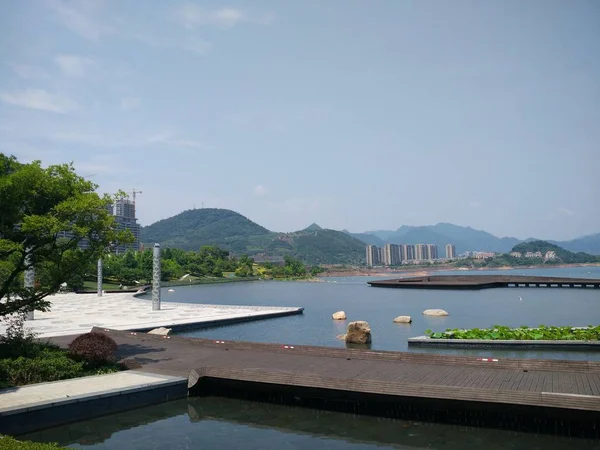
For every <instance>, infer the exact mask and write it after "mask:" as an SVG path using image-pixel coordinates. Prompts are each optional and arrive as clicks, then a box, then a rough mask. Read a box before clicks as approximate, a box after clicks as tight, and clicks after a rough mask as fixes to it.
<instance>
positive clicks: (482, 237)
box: [429, 223, 521, 253]
mask: <svg viewBox="0 0 600 450" xmlns="http://www.w3.org/2000/svg"><path fill="white" fill-rule="evenodd" d="M429 228H430V229H432V230H434V231H435V232H436V233H439V234H441V235H444V236H448V237H449V238H452V239H454V240H456V241H458V242H460V243H461V246H462V245H466V246H468V247H470V248H467V250H480V249H481V250H483V251H487V252H501V253H502V252H507V251H509V250H510V249H511V248H513V247H514V246H515V245H517V244H519V243H520V242H521V240H520V239H517V238H514V237H503V238H499V237H496V236H494V235H493V234H491V233H488V232H487V231H482V230H475V229H474V228H471V227H461V226H458V225H453V224H451V223H438V224H437V225H434V226H432V227H429Z"/></svg>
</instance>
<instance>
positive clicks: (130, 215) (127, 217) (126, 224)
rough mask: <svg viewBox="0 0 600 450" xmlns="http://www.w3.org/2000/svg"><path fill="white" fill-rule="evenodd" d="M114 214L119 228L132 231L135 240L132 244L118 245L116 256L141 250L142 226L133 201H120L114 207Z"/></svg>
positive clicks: (115, 250)
mask: <svg viewBox="0 0 600 450" xmlns="http://www.w3.org/2000/svg"><path fill="white" fill-rule="evenodd" d="M113 214H114V216H115V222H116V223H117V228H118V229H119V230H129V231H131V233H132V234H133V238H134V241H133V242H132V243H130V244H121V245H118V246H116V247H115V248H114V249H113V251H114V252H115V253H116V254H120V253H125V252H126V251H127V250H134V251H138V250H139V249H140V225H139V224H138V223H137V218H136V216H135V203H134V202H133V201H131V200H127V199H119V200H117V201H116V202H115V204H114V205H113Z"/></svg>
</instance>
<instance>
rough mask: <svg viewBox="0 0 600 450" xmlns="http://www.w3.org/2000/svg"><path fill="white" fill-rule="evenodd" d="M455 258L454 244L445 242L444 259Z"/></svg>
mask: <svg viewBox="0 0 600 450" xmlns="http://www.w3.org/2000/svg"><path fill="white" fill-rule="evenodd" d="M454 258H456V246H455V245H454V244H446V259H454Z"/></svg>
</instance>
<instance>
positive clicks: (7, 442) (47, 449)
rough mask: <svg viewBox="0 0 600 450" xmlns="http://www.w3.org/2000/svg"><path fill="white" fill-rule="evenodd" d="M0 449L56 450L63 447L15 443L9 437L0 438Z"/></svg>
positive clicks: (35, 443)
mask: <svg viewBox="0 0 600 450" xmlns="http://www.w3.org/2000/svg"><path fill="white" fill-rule="evenodd" d="M0 448H1V449H2V450H56V449H61V448H64V447H59V446H58V444H56V443H54V442H31V441H17V440H16V439H15V438H12V437H10V436H0Z"/></svg>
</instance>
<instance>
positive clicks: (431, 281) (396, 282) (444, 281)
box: [368, 275, 600, 289]
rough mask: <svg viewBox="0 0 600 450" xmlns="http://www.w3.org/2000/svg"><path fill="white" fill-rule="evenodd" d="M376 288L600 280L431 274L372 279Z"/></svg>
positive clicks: (583, 284) (592, 282)
mask: <svg viewBox="0 0 600 450" xmlns="http://www.w3.org/2000/svg"><path fill="white" fill-rule="evenodd" d="M368 283H369V285H371V286H373V287H387V288H400V289H490V288H500V287H538V288H540V287H543V288H596V289H600V279H593V278H592V279H589V278H563V277H531V276H518V275H431V276H426V277H409V278H396V279H392V280H381V281H369V282H368Z"/></svg>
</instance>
